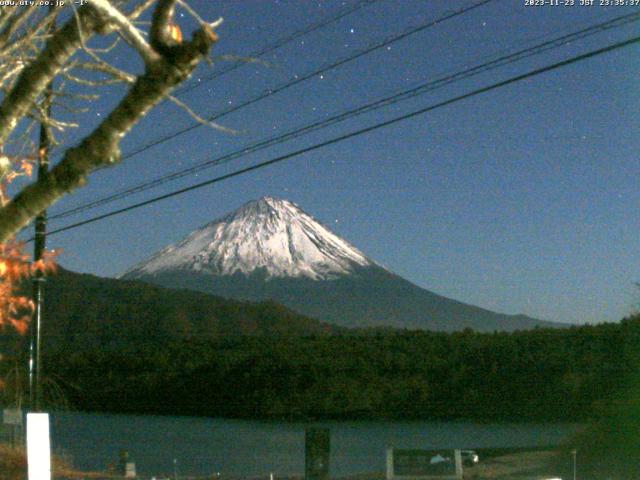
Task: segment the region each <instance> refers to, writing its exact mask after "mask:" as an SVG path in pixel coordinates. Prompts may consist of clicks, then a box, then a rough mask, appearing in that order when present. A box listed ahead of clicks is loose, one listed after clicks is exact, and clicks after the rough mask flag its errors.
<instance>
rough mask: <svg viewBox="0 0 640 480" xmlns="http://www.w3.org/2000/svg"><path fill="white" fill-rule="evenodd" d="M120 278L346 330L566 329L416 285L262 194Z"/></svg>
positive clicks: (284, 203) (294, 209) (291, 207)
mask: <svg viewBox="0 0 640 480" xmlns="http://www.w3.org/2000/svg"><path fill="white" fill-rule="evenodd" d="M123 278H129V279H139V280H144V281H146V282H149V283H153V284H157V285H163V286H166V287H170V288H187V289H191V290H197V291H201V292H206V293H212V294H215V295H220V296H223V297H226V298H236V299H241V300H253V301H264V300H273V301H275V302H278V303H281V304H283V305H286V306H287V307H289V308H292V309H294V310H296V311H298V312H300V313H302V314H304V315H308V316H311V317H313V318H317V319H320V320H322V321H325V322H329V323H332V324H335V325H339V326H342V327H347V328H368V327H383V326H388V327H392V328H409V329H425V330H442V331H456V330H463V329H465V328H472V329H474V330H477V331H494V330H506V331H512V330H523V329H530V328H533V327H536V326H541V327H551V326H561V325H558V324H554V323H552V322H545V321H540V320H536V319H534V318H530V317H526V316H524V315H505V314H501V313H496V312H492V311H489V310H485V309H483V308H480V307H476V306H473V305H469V304H465V303H462V302H459V301H456V300H452V299H449V298H446V297H443V296H441V295H438V294H436V293H433V292H430V291H428V290H425V289H423V288H420V287H418V286H417V285H414V284H412V283H411V282H409V281H408V280H405V279H403V278H401V277H399V276H398V275H395V274H393V273H392V272H390V271H388V270H387V269H385V268H383V267H381V266H379V265H378V264H377V263H376V262H375V261H373V260H371V259H369V258H367V257H366V256H365V255H364V254H363V253H362V252H361V251H360V250H358V249H357V248H356V247H354V246H353V245H351V244H350V243H349V242H347V241H346V240H344V239H342V238H340V237H338V236H337V235H336V234H334V233H333V232H331V231H330V230H329V229H328V228H327V227H325V226H324V225H322V224H320V223H319V222H317V221H316V220H315V219H314V218H313V217H311V216H310V215H309V214H307V213H305V212H304V211H302V210H301V209H300V208H299V207H298V206H297V205H295V204H294V203H292V202H289V201H287V200H282V199H275V198H271V197H264V198H261V199H259V200H255V201H251V202H248V203H246V204H245V205H243V206H242V207H240V208H239V209H237V210H236V211H234V212H232V213H230V214H228V215H226V216H224V217H222V218H220V219H218V220H214V221H213V222H210V223H208V224H207V225H205V226H203V227H202V228H199V229H197V230H195V231H193V232H192V233H190V234H189V235H187V236H186V237H185V238H184V239H183V240H181V241H180V242H178V243H176V244H173V245H169V246H167V247H165V248H164V249H162V250H160V251H159V252H156V253H155V254H153V255H151V256H150V257H149V258H147V259H146V260H145V261H143V262H141V263H139V264H138V265H135V266H134V267H132V268H131V269H129V270H128V271H127V272H126V273H125V274H124V275H123Z"/></svg>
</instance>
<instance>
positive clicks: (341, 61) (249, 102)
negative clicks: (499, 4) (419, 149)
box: [121, 0, 494, 160]
mask: <svg viewBox="0 0 640 480" xmlns="http://www.w3.org/2000/svg"><path fill="white" fill-rule="evenodd" d="M493 1H494V0H481V1H480V2H477V3H474V4H472V5H470V6H468V7H464V8H461V9H459V10H456V11H453V12H448V13H445V14H444V15H443V16H441V17H439V18H437V19H436V20H431V21H429V22H428V23H425V24H422V25H420V26H418V27H412V28H410V29H408V30H405V31H404V32H402V33H400V34H397V35H394V36H392V37H389V38H387V39H385V40H383V41H381V42H378V43H375V44H373V45H370V46H368V47H366V48H364V49H362V50H358V51H357V52H355V53H353V54H351V55H349V56H346V57H343V58H341V59H339V60H336V61H334V62H332V63H330V64H329V65H326V66H323V67H320V68H318V69H316V70H314V71H313V72H310V73H307V74H305V75H303V76H295V77H294V78H293V79H290V80H289V81H287V82H285V83H283V84H281V85H279V86H277V87H275V88H271V89H267V90H265V91H264V92H262V93H260V94H258V95H257V96H255V97H253V98H250V99H248V100H246V101H244V102H242V103H240V104H238V105H235V106H232V107H228V108H226V109H224V110H222V111H220V112H218V113H215V114H213V115H211V116H209V117H207V120H208V121H210V122H213V121H215V120H218V119H220V118H222V117H224V116H225V115H228V114H230V113H233V112H236V111H238V110H240V109H241V108H245V107H247V106H249V105H252V104H254V103H256V102H259V101H260V100H263V99H265V98H267V97H270V96H272V95H275V94H277V93H280V92H282V91H284V90H287V89H289V88H291V87H293V86H295V85H298V84H300V83H302V82H305V81H307V80H309V79H311V78H314V77H317V76H319V75H322V74H324V73H326V72H328V71H329V70H333V69H334V68H337V67H340V66H342V65H344V64H346V63H349V62H352V61H354V60H357V59H358V58H360V57H363V56H365V55H368V54H369V53H371V52H374V51H376V50H379V49H381V48H384V47H387V46H389V45H391V44H393V43H396V42H399V41H400V40H403V39H405V38H407V37H408V36H410V35H414V34H416V33H419V32H422V31H424V30H427V29H429V28H432V27H435V26H436V25H438V24H440V23H442V22H445V21H447V20H450V19H452V18H455V17H458V16H460V15H464V14H465V13H467V12H470V11H472V10H474V9H476V8H478V7H481V6H483V5H486V4H487V3H490V2H493ZM201 126H202V123H200V122H194V123H192V124H191V125H189V126H188V127H185V128H183V129H181V130H177V131H175V132H173V133H171V134H168V135H166V136H164V137H161V138H159V139H157V140H154V141H152V142H150V143H147V144H145V145H143V146H141V147H138V148H137V149H134V150H132V151H130V152H128V153H125V154H124V155H122V157H121V160H125V159H127V158H131V157H133V156H135V155H138V154H140V153H142V152H144V151H146V150H148V149H150V148H152V147H155V146H157V145H160V144H161V143H164V142H166V141H168V140H173V139H174V138H176V137H178V136H180V135H183V134H185V133H187V132H190V131H191V130H194V129H196V128H198V127H201Z"/></svg>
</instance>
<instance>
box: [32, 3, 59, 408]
mask: <svg viewBox="0 0 640 480" xmlns="http://www.w3.org/2000/svg"><path fill="white" fill-rule="evenodd" d="M55 8H56V7H55V2H51V3H50V5H49V10H50V11H53V10H55ZM54 28H55V19H54V20H52V24H51V30H53V29H54ZM52 97H53V80H52V81H51V82H49V84H48V85H47V88H46V89H45V92H44V98H43V104H44V111H45V114H46V118H44V119H41V121H40V138H39V141H38V174H37V175H38V181H40V180H42V179H43V178H45V177H46V176H47V175H48V174H49V150H50V149H51V143H52V139H51V132H50V130H49V127H48V125H47V124H46V121H47V119H48V118H49V117H50V116H51V101H52ZM46 238H47V211H46V210H43V211H42V212H40V214H38V216H37V217H36V220H35V235H34V247H33V261H34V263H35V262H38V261H39V260H42V257H43V255H44V250H45V245H46ZM45 281H46V278H45V274H44V272H43V271H41V270H40V269H37V270H36V271H35V272H34V274H33V303H34V307H35V308H34V312H33V313H34V315H33V321H32V324H31V338H30V345H29V409H30V410H31V411H32V412H37V411H40V408H41V403H42V384H41V370H42V368H41V358H40V343H41V329H42V309H43V307H44V283H45Z"/></svg>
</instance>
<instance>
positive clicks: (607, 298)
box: [49, 0, 640, 323]
mask: <svg viewBox="0 0 640 480" xmlns="http://www.w3.org/2000/svg"><path fill="white" fill-rule="evenodd" d="M472 3H473V2H470V1H460V0H456V1H444V0H443V1H439V0H433V1H426V0H395V1H394V0H379V1H377V2H373V3H372V4H370V5H367V6H365V7H363V8H361V9H359V10H357V11H355V12H353V13H352V14H350V15H348V16H346V17H344V18H343V19H341V20H340V21H337V22H335V23H333V24H331V25H329V26H327V27H324V28H322V29H320V30H318V31H316V32H313V33H311V34H308V35H305V36H303V37H300V38H298V39H297V40H295V41H294V42H291V43H289V44H287V45H285V46H283V47H282V48H279V49H277V50H276V51H274V52H272V53H270V54H268V55H266V56H265V57H262V58H261V60H263V62H261V63H255V62H254V63H248V64H246V65H244V66H242V67H241V68H238V69H236V70H235V71H233V72H231V73H228V74H226V75H223V76H220V77H219V78H216V79H215V80H213V81H206V77H207V76H208V75H211V73H212V72H216V70H217V69H220V68H224V67H225V66H227V65H228V62H227V61H224V60H216V61H215V62H214V65H213V66H203V67H202V68H200V69H199V70H198V71H197V72H196V75H194V77H193V78H192V79H191V80H190V83H192V82H199V83H200V84H201V85H200V86H199V87H198V88H196V89H193V90H191V91H190V92H189V93H187V94H185V95H184V96H182V97H181V99H182V100H184V101H185V102H187V103H188V104H189V105H191V106H192V107H193V108H194V109H195V110H196V111H197V112H198V113H200V114H201V115H204V116H208V115H212V114H214V113H215V112H218V111H220V110H221V109H223V108H225V107H226V106H228V105H233V104H236V103H239V102H242V101H244V100H246V99H250V98H252V97H254V96H256V95H257V94H259V93H260V92H263V91H264V90H266V89H270V88H271V89H273V88H275V87H276V86H278V85H281V84H282V83H283V82H286V81H288V80H289V79H291V78H294V77H295V76H296V75H298V76H302V75H304V74H306V73H308V72H312V71H314V70H315V69H317V68H319V67H321V66H323V65H327V64H329V63H332V62H333V61H335V60H336V59H338V58H341V57H344V56H347V55H350V54H352V53H353V52H356V51H358V50H361V49H363V48H365V47H367V46H369V45H372V44H373V43H376V42H380V41H381V40H383V39H385V38H387V37H390V36H393V35H397V34H398V33H400V32H402V31H405V30H406V29H408V28H410V27H413V26H417V25H420V24H423V23H427V22H428V21H430V20H433V19H436V18H438V17H441V16H443V15H444V14H445V12H447V11H450V10H457V9H460V8H461V7H463V6H467V5H470V4H472ZM579 3H580V0H576V5H574V6H560V5H559V6H550V5H546V6H540V7H530V6H525V2H524V0H495V1H493V2H491V3H489V4H487V5H484V6H481V7H478V8H476V9H474V10H473V11H470V12H468V13H467V14H465V15H461V16H459V17H456V18H454V19H451V20H448V21H444V22H441V23H439V24H438V25H436V26H434V27H433V28H429V29H427V30H425V31H423V32H421V33H417V34H414V35H411V36H409V37H407V38H405V39H404V40H402V41H399V42H396V43H394V44H392V45H391V46H389V47H385V48H382V49H380V50H377V51H375V52H372V53H370V54H368V55H364V56H362V57H361V58H359V59H357V60H355V61H352V62H349V63H347V64H345V65H343V66H340V67H338V68H335V69H332V70H330V71H328V72H326V73H325V74H323V75H317V76H315V77H314V78H313V79H311V80H309V81H306V82H302V83H300V84H299V85H296V86H294V87H292V88H290V89H288V90H286V91H284V92H281V93H278V94H274V95H272V96H270V97H269V98H267V99H265V100H262V101H260V102H256V103H255V104H253V105H251V106H250V107H247V108H243V109H241V110H239V111H238V112H236V113H233V114H231V115H228V116H226V117H225V118H223V119H221V120H220V121H219V122H220V123H221V124H222V125H224V126H226V127H229V128H232V129H236V130H237V131H238V133H237V134H235V135H231V134H228V133H223V132H219V131H216V130H212V129H209V128H206V127H200V128H197V129H195V130H193V131H191V132H189V133H188V134H185V135H182V136H179V137H177V138H175V139H173V140H171V141H169V142H166V143H163V144H162V145H161V146H157V147H154V148H150V149H148V150H146V151H145V152H144V153H142V154H140V155H137V156H135V157H133V158H129V159H127V160H126V161H125V162H123V164H122V165H119V166H117V167H115V168H112V169H108V170H101V171H99V172H97V173H95V174H94V175H93V176H92V177H91V179H90V181H89V184H88V186H87V187H85V188H83V189H81V190H79V191H78V192H77V193H75V194H73V195H71V196H69V197H68V198H66V199H64V200H63V201H61V202H60V203H59V204H57V205H56V206H55V207H54V208H52V210H51V213H52V214H53V213H56V212H60V211H63V210H66V209H68V208H71V207H74V206H76V205H81V204H83V203H86V202H88V201H91V200H94V199H96V198H100V197H102V196H104V195H106V194H108V193H110V192H112V191H114V190H119V189H122V188H125V187H128V186H131V185H135V184H137V183H139V182H142V181H145V180H148V179H152V178H155V177H156V176H158V175H162V174H164V173H167V172H172V171H174V170H176V169H179V168H184V167H187V166H191V165H194V164H196V163H198V162H201V161H204V160H207V159H210V158H215V157H217V156H220V155H221V154H224V153H227V152H231V151H234V150H236V149H238V148H241V147H242V146H244V145H246V144H248V143H250V142H254V141H256V140H260V139H263V138H267V137H270V136H271V135H274V134H277V133H282V132H285V131H287V130H289V129H292V128H294V127H298V126H302V125H305V124H307V123H311V122H314V121H317V120H320V119H323V118H326V117H327V116H331V115H333V114H335V113H339V112H342V111H344V110H347V109H350V108H353V107H356V106H359V105H361V104H364V103H366V102H368V101H372V100H376V99H379V98H382V97H384V96H387V95H389V94H392V93H395V92H398V91H401V90H404V89H407V88H409V87H411V86H415V85H417V84H419V83H421V82H425V81H427V80H430V79H435V78H438V77H440V76H442V75H443V74H446V73H452V72H457V71H459V70H463V69H465V68H467V67H469V66H473V65H476V64H480V63H482V62H485V61H487V60H488V59H491V58H494V57H496V56H497V55H501V54H505V53H507V52H512V51H515V50H517V49H520V48H524V47H527V46H531V45H534V44H536V43H539V42H541V41H543V40H545V39H550V38H552V37H555V36H559V35H561V34H565V33H570V32H573V31H576V30H579V29H580V28H584V27H586V26H589V25H593V24H597V23H599V22H602V21H604V20H606V19H611V18H614V17H616V16H619V15H622V14H625V13H632V12H633V11H637V10H638V7H629V6H623V7H621V6H618V7H601V6H599V5H597V4H598V3H599V0H596V5H594V6H592V7H587V6H581V5H579ZM190 4H191V5H192V6H193V7H194V9H195V10H196V11H198V12H199V13H200V14H201V15H202V16H203V17H205V18H207V19H210V20H212V19H215V18H216V17H218V16H222V17H224V24H223V25H222V26H221V27H220V28H219V29H218V33H219V35H220V42H219V44H218V45H216V47H215V49H214V53H213V55H214V60H215V58H216V57H218V56H221V55H235V56H240V57H243V56H252V54H254V53H255V52H256V51H258V50H259V49H260V48H262V47H264V46H265V45H267V44H270V43H273V42H274V41H276V40H278V39H280V38H283V37H286V36H288V35H289V34H291V33H292V32H295V31H297V30H299V29H301V28H304V27H305V26H307V25H309V24H313V23H315V22H318V21H319V20H321V19H323V18H326V17H327V16H328V15H331V14H333V12H336V11H338V10H339V9H341V8H344V6H345V5H352V4H353V3H350V2H339V1H332V0H327V1H322V2H315V1H313V2H312V1H302V0H295V1H277V0H274V1H267V0H255V1H248V0H242V1H240V0H227V1H215V2H214V1H211V0H192V1H191V2H190ZM179 22H180V24H181V26H182V27H183V29H184V31H185V32H188V31H190V30H191V29H192V28H193V22H192V21H191V20H190V19H189V18H188V16H187V14H185V16H184V17H179ZM637 34H638V24H637V22H635V23H633V24H631V25H627V26H625V27H622V28H616V29H613V30H609V31H607V32H602V33H599V34H597V35H594V36H592V37H589V38H588V39H584V40H581V41H576V42H573V43H571V44H570V45H566V46H563V47H561V48H557V49H554V50H552V51H549V52H546V53H544V54H542V55H539V56H535V57H532V58H528V59H525V60H522V61H520V62H516V63H514V64H511V65H508V66H505V67H502V68H499V69H496V70H493V71H490V72H486V73H483V74H481V75H478V76H476V77H473V78H472V79H467V80H463V81H460V82H457V83H455V84H452V85H448V86H446V87H443V88H441V89H439V90H436V91H434V92H431V93H428V94H426V95H422V96H419V97H416V98H413V99H410V100H407V101H404V102H400V103H397V104H394V105H390V106H388V107H385V108H383V109H380V110H376V111H375V112H371V113H368V114H366V115H362V116H358V117H356V118H354V119H351V120H349V121H346V122H342V123H339V124H337V125H335V126H332V127H330V128H327V129H324V130H321V131H319V132H315V133H313V134H310V135H306V136H303V137H300V138H298V139H296V140H293V141H290V142H287V143H285V144H282V145H279V146H276V147H272V148H269V149H266V150H263V151H261V152H259V153H255V154H251V155H248V156H246V157H243V158H242V159H237V160H234V161H232V162H229V163H227V164H225V165H221V166H217V167H214V168H211V169H209V170H206V171H203V172H200V173H199V174H198V175H197V176H191V177H188V178H186V179H182V180H179V181H176V182H171V183H168V184H166V185H164V186H162V187H161V188H158V189H155V190H151V191H148V192H145V193H143V194H140V195H135V196H132V197H129V198H128V199H126V200H123V201H120V202H115V203H112V204H109V205H108V206H106V207H103V208H100V209H95V210H91V211H89V212H85V213H83V214H81V215H78V216H74V217H69V218H65V219H60V220H59V221H52V222H51V226H50V228H57V227H60V226H63V225H65V224H67V223H70V222H72V221H79V220H82V219H85V218H88V217H90V216H93V215H96V214H99V213H103V212H106V211H109V210H111V209H113V208H117V207H122V206H125V205H127V204H129V203H131V202H133V201H139V200H143V199H146V198H150V197H151V196H154V195H157V194H160V193H164V192H168V191H171V190H173V189H176V188H180V187H183V186H186V185H189V184H191V183H193V182H197V181H202V180H204V179H207V178H211V177H213V176H217V175H220V174H223V173H226V172H230V171H232V170H235V169H237V168H239V167H243V166H247V165H251V164H254V163H257V162H260V161H264V160H267V159H270V158H272V157H275V156H277V155H279V154H283V153H287V152H290V151H293V150H295V149H297V148H302V147H305V146H307V145H311V144H313V143H316V142H319V141H322V140H325V139H328V138H331V137H333V136H337V135H339V134H343V133H347V132H350V131H353V130H357V129H359V128H362V127H365V126H368V125H372V124H375V123H378V122H381V121H384V120H386V119H389V118H392V117H394V116H397V115H401V114H403V113H406V112H410V111H412V110H417V109H419V108H422V107H425V106H428V105H430V104H434V103H437V102H439V101H442V100H445V99H447V98H451V97H453V96H456V95H459V94H462V93H465V92H467V91H471V90H473V89H475V88H478V87H481V86H484V85H489V84H491V83H495V82H498V81H500V80H503V79H506V78H508V77H510V76H514V75H517V74H520V73H524V72H526V71H529V70H532V69H534V68H537V67H540V66H543V65H547V64H550V63H553V62H557V61H560V60H562V59H565V58H568V57H571V56H573V55H577V54H580V53H583V52H587V51H589V50H592V49H596V48H599V47H603V46H605V45H608V44H610V43H614V42H616V41H619V40H622V39H626V38H630V37H632V36H634V35H637ZM638 53H639V47H638V45H637V44H636V45H633V46H630V47H627V48H624V49H621V50H617V51H615V52H612V53H608V54H604V55H600V56H598V57H595V58H592V59H588V60H585V61H583V62H580V63H578V64H575V65H571V66H568V67H565V68H562V69H559V70H556V71H554V72H550V73H546V74H543V75H540V76H536V77H532V78H529V79H527V80H525V81H522V82H519V83H516V84H512V85H509V86H507V87H504V88H500V89H498V90H495V91H492V92H489V93H486V94H483V95H479V96H476V97H473V98H470V99H467V100H464V101H460V102H457V103H455V104H453V105H450V106H447V107H444V108H441V109H438V110H435V111H433V112H430V113H427V114H425V115H421V116H418V117H416V118H413V119H411V120H407V121H404V122H401V123H398V124H396V125H393V126H390V127H387V128H384V129H381V130H377V131H375V132H372V133H369V134H365V135H362V136H359V137H356V138H353V139H350V140H346V141H343V142H340V143H338V144H335V145H333V146H330V147H327V148H323V149H320V150H317V151H315V152H312V153H309V154H305V155H301V156H298V157H295V158H293V159H290V160H288V161H286V162H284V163H281V164H278V165H274V166H271V167H268V168H264V169H261V170H258V171H255V172H253V173H249V174H247V175H243V176H240V177H237V178H235V179H232V180H229V181H225V182H222V183H219V184H216V185H214V186H210V187H206V188H204V189H200V190H198V191H194V192H191V193H188V194H185V195H182V196H179V197H176V198H173V199H170V200H165V201H162V202H158V203H156V204H154V205H153V206H149V207H144V208H142V209H138V210H135V211H132V212H129V213H126V214H123V215H119V216H116V217H113V218H111V219H108V220H105V221H101V222H97V223H94V224H91V225H88V226H85V227H82V228H77V229H74V230H71V231H68V232H65V233H61V234H59V235H56V236H53V237H51V239H50V240H49V245H50V246H51V247H56V248H63V249H64V253H62V255H61V256H60V263H61V264H62V265H64V266H65V267H67V268H71V269H74V270H78V271H83V272H91V273H95V274H98V275H103V276H112V275H115V274H117V273H119V272H122V271H124V270H125V269H126V268H128V267H129V266H131V265H132V264H134V263H136V262H138V261H140V260H142V259H143V258H144V257H145V256H147V255H149V254H151V253H152V252H153V251H155V250H157V249H159V248H161V247H163V246H165V245H166V244H168V243H170V242H173V241H176V240H178V239H180V238H181V237H183V236H184V235H186V234H187V233H188V232H190V231H191V230H193V229H195V228H197V227H199V226H201V225H202V224H204V223H207V222H209V221H211V220H213V219H214V218H217V217H219V216H221V215H222V214H224V213H226V212H228V211H230V210H233V209H235V208H237V207H238V206H240V205H241V204H243V203H245V202H246V201H249V200H251V199H255V198H258V197H261V196H264V195H271V196H276V197H281V198H286V199H289V200H292V201H294V202H296V203H297V204H298V205H300V206H301V207H302V208H303V209H304V210H305V211H307V212H308V213H310V214H311V215H313V216H314V217H316V219H318V220H319V221H321V222H323V223H324V224H326V225H328V226H329V227H330V228H332V229H333V230H334V231H335V232H336V233H337V234H339V235H341V236H343V237H344V238H346V239H347V240H349V241H350V242H351V243H353V244H354V245H356V246H357V247H358V248H360V249H361V250H362V251H363V252H365V253H366V254H367V255H368V256H370V257H371V258H373V259H375V260H376V261H378V262H380V263H382V264H384V265H385V266H387V267H388V268H389V269H391V270H393V271H395V272H396V273H398V274H400V275H402V276H404V277H406V278H407V279H409V280H411V281H413V282H414V283H416V284H418V285H420V286H422V287H424V288H427V289H429V290H432V291H435V292H437V293H439V294H442V295H446V296H449V297H452V298H455V299H458V300H461V301H464V302H468V303H472V304H476V305H479V306H482V307H485V308H489V309H492V310H496V311H500V312H506V313H525V314H528V315H531V316H535V317H539V318H543V319H549V320H558V321H566V322H578V323H582V322H595V321H603V320H618V319H620V318H621V317H622V316H624V315H626V314H628V313H629V312H630V311H632V310H633V309H634V307H635V305H636V302H637V301H638V299H639V298H640V291H637V290H636V287H635V286H634V281H637V280H640V275H639V272H638V268H639V266H640V235H638V231H639V230H640V214H639V213H638V212H640V208H638V207H639V205H638V204H639V202H640V188H639V186H638V185H639V182H638V172H639V165H638V152H639V151H640V135H639V134H640V122H639V121H638V112H640V95H639V94H640V88H639V86H638V79H639V78H640V75H639V74H640V56H639V55H638ZM113 56H114V58H113V60H114V61H115V62H117V63H119V64H121V65H123V66H125V67H126V68H128V69H129V70H132V71H135V70H136V69H139V64H138V62H137V60H136V55H135V53H133V52H132V51H128V50H125V49H117V50H116V51H115V52H114V53H113ZM122 91H123V90H122V89H116V90H114V91H113V92H111V93H109V94H105V95H104V96H103V97H102V98H101V99H100V100H99V101H97V102H95V103H94V104H93V106H92V111H91V112H90V114H87V115H85V116H84V117H83V121H82V127H81V129H80V132H78V134H79V133H81V132H86V131H88V130H89V129H90V128H91V127H92V126H95V125H96V124H97V122H99V121H100V117H101V116H104V115H105V114H106V113H107V112H108V110H109V107H110V105H113V101H114V99H117V96H118V95H121V94H122ZM191 121H192V120H191V119H190V118H189V117H188V116H187V115H186V114H185V113H184V112H182V111H180V110H179V109H177V108H176V107H175V106H172V105H170V104H163V105H161V106H159V107H158V108H157V109H156V110H155V111H154V112H153V113H151V114H150V115H148V116H147V117H146V118H145V119H144V120H143V121H142V122H141V123H140V125H138V126H137V127H136V128H135V130H134V131H133V132H132V133H131V134H130V135H129V136H128V137H127V138H126V139H125V141H124V144H123V148H122V150H123V152H125V153H126V152H127V151H130V150H131V149H133V148H135V147H137V146H139V145H143V144H146V143H147V142H149V141H151V140H154V139H156V138H158V137H160V136H162V135H165V134H167V133H170V132H172V131H175V130H176V129H179V128H181V127H184V126H186V125H188V124H190V123H191ZM78 134H74V135H72V136H71V137H70V139H71V140H73V138H77V135H78Z"/></svg>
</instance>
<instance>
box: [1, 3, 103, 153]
mask: <svg viewBox="0 0 640 480" xmlns="http://www.w3.org/2000/svg"><path fill="white" fill-rule="evenodd" d="M98 25H100V20H99V18H98V17H97V16H96V14H95V12H94V11H93V10H91V9H90V8H89V7H88V6H84V7H81V8H80V9H79V12H78V17H77V21H76V19H75V18H74V19H71V20H69V21H68V22H67V23H66V24H65V25H64V27H62V28H61V29H60V30H58V31H57V32H55V33H54V34H53V36H52V37H51V38H50V39H49V41H48V42H47V45H46V47H45V48H44V49H43V50H42V52H41V53H40V55H38V57H37V58H36V59H35V60H34V61H33V62H31V63H30V64H29V65H28V66H27V67H25V68H24V69H23V70H22V72H21V74H20V76H19V77H18V79H17V80H16V82H15V83H14V85H13V87H12V89H11V91H10V92H9V93H8V94H7V96H6V97H5V98H4V99H3V101H2V103H1V104H0V145H3V144H4V143H5V141H6V140H7V138H8V137H9V135H10V134H11V132H12V131H13V129H14V128H15V127H16V125H17V124H18V121H19V120H20V119H21V118H22V117H24V116H25V115H26V114H27V112H28V111H29V109H30V108H31V107H32V106H33V105H34V104H35V102H36V99H37V98H38V96H39V95H40V94H41V93H42V92H43V91H44V89H45V88H46V86H47V84H48V83H49V82H50V81H51V80H52V79H53V77H54V76H55V75H56V74H57V73H58V72H59V71H60V69H61V68H62V67H63V65H64V63H65V62H66V61H67V60H68V59H69V58H70V57H71V55H73V54H74V52H75V51H76V50H77V49H78V48H79V47H80V45H81V33H82V32H81V31H80V29H82V31H83V32H85V33H84V34H85V35H86V34H87V33H89V34H92V33H93V32H94V30H95V29H96V28H97V27H98Z"/></svg>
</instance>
